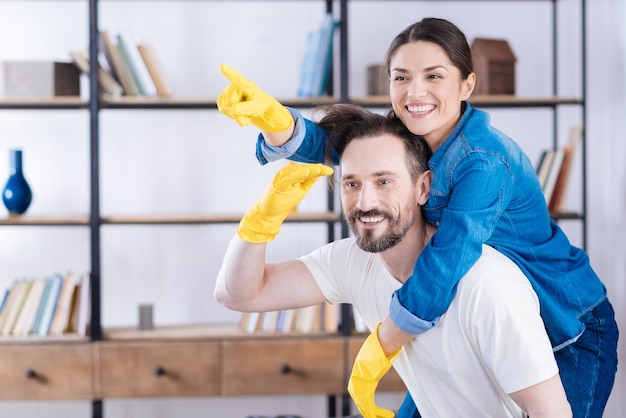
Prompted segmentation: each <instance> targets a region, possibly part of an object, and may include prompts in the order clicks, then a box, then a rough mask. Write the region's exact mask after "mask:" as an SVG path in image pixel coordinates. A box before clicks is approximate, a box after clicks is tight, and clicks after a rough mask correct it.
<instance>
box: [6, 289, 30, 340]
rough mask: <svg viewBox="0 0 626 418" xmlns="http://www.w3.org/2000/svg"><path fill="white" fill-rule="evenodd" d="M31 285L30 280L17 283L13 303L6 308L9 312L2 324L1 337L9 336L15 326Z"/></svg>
mask: <svg viewBox="0 0 626 418" xmlns="http://www.w3.org/2000/svg"><path fill="white" fill-rule="evenodd" d="M31 285H32V281H31V280H28V279H22V280H20V281H19V284H18V286H17V287H16V288H15V289H14V292H15V295H14V299H13V301H12V302H13V303H12V304H11V305H10V306H7V308H9V311H7V318H6V322H5V323H4V326H3V328H2V335H4V336H9V335H11V333H12V331H13V327H14V326H15V323H16V322H17V319H18V318H19V316H20V312H21V311H22V307H23V306H24V301H25V300H26V297H27V295H28V291H29V290H30V286H31Z"/></svg>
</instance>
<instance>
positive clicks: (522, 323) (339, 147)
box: [215, 105, 571, 418]
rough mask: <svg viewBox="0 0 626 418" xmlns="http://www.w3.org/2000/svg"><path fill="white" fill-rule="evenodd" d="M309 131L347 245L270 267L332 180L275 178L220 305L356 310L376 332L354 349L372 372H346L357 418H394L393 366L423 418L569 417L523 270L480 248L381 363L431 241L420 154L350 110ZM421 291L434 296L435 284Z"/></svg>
mask: <svg viewBox="0 0 626 418" xmlns="http://www.w3.org/2000/svg"><path fill="white" fill-rule="evenodd" d="M319 123H320V126H322V127H324V128H325V129H327V130H328V132H332V134H331V137H330V138H329V141H330V142H329V147H328V149H329V151H330V152H332V153H335V154H336V155H337V156H339V168H340V171H341V175H340V188H341V201H342V205H343V211H344V217H345V218H346V220H347V222H348V223H349V225H350V227H351V229H352V231H353V233H354V237H351V238H346V239H343V240H339V241H336V242H333V243H330V244H327V245H325V246H323V247H321V248H318V249H317V250H315V251H313V252H312V253H310V254H308V255H306V256H304V257H301V258H299V259H293V260H287V261H282V262H279V263H271V264H270V263H266V261H265V259H266V247H267V245H268V244H267V243H268V242H270V241H272V240H274V239H275V238H276V236H277V234H278V232H279V228H280V225H281V223H282V222H283V220H284V219H285V217H286V216H287V214H288V213H289V212H290V211H291V210H292V209H293V208H295V207H296V206H297V204H298V203H299V202H300V201H301V200H302V199H303V198H304V196H305V195H306V193H307V192H308V190H309V189H310V188H311V187H312V185H313V184H314V183H315V181H316V180H317V179H318V178H319V177H320V176H327V175H330V174H331V173H332V169H330V167H326V166H323V165H321V164H315V165H304V164H295V165H288V166H285V167H284V168H283V169H282V170H281V171H279V172H278V173H277V175H276V176H275V178H274V180H273V182H272V185H271V186H270V187H269V189H268V190H267V191H266V193H265V195H264V196H263V197H262V198H261V199H260V200H259V201H258V202H257V203H256V204H255V205H254V206H253V207H252V208H251V209H250V210H249V211H248V212H247V213H246V215H245V216H244V217H243V219H242V221H241V223H240V225H239V228H238V234H237V236H235V237H233V239H232V241H231V243H230V245H229V248H228V250H227V252H226V255H225V258H224V262H223V265H222V268H221V269H220V272H219V275H218V279H217V283H216V287H215V297H216V299H217V300H218V301H219V302H220V303H222V304H224V305H225V306H227V307H228V308H230V309H234V310H238V311H250V312H255V311H257V312H258V311H274V310H279V309H292V308H298V307H303V306H309V305H314V304H317V303H321V302H323V301H325V300H326V301H329V302H330V303H334V304H337V303H350V304H353V305H354V306H355V308H356V309H357V310H358V312H359V313H360V314H361V316H362V317H363V319H364V321H365V323H366V324H367V326H368V327H369V328H370V330H371V331H372V333H371V334H370V336H369V337H368V339H374V341H373V344H364V347H367V349H368V350H371V349H372V347H373V349H374V350H377V351H378V352H376V353H371V357H373V358H377V359H379V358H383V359H384V364H379V365H377V367H376V368H375V369H371V368H369V364H368V363H367V362H364V363H356V364H355V365H354V368H353V372H352V376H351V378H350V382H349V386H348V390H349V392H350V394H351V395H352V398H353V399H354V401H355V403H356V405H357V407H358V409H359V411H360V412H361V413H362V414H363V415H364V416H365V417H366V418H370V417H371V418H375V417H392V416H393V413H392V412H391V411H388V410H386V409H384V408H380V407H378V406H376V404H375V402H374V394H375V390H376V385H377V382H378V380H380V376H379V374H380V373H381V371H382V373H383V374H384V373H386V371H387V370H388V369H389V368H390V367H391V366H392V364H393V366H394V367H395V368H396V370H397V371H398V374H399V375H400V376H401V378H402V380H403V381H404V383H405V385H406V386H407V388H408V390H409V392H410V393H411V396H412V398H413V400H414V401H415V403H416V405H417V408H418V410H419V413H420V414H421V416H423V417H459V416H480V417H498V418H501V417H516V418H523V417H526V416H527V415H530V416H532V417H533V418H536V417H551V418H555V417H570V416H571V411H570V408H569V404H568V402H567V399H566V396H565V392H564V390H563V386H562V384H561V381H560V377H559V374H558V368H557V365H556V361H555V359H554V355H553V353H552V348H551V346H550V342H549V339H548V337H547V334H546V331H545V328H544V324H543V321H542V319H541V317H540V315H539V302H538V299H537V296H536V294H535V293H534V291H533V289H532V287H531V285H530V283H529V282H528V280H527V279H526V277H525V276H524V274H523V273H522V272H521V271H520V270H519V268H518V267H517V266H516V265H515V264H514V263H513V262H511V261H510V260H509V259H508V258H506V257H505V256H503V255H502V254H500V253H499V252H497V251H496V250H494V249H493V248H491V247H489V246H486V245H485V246H483V251H482V256H481V257H480V258H479V260H478V262H476V263H475V265H474V266H473V267H472V268H471V269H470V271H469V272H468V273H467V274H466V275H465V276H464V277H463V278H462V279H461V281H460V282H459V285H458V287H457V290H456V295H455V297H454V300H453V302H452V305H451V307H450V309H448V311H447V312H446V314H444V315H443V316H442V317H441V319H440V321H439V323H438V325H437V326H436V327H435V328H434V329H433V330H431V331H430V332H428V333H424V334H420V335H418V336H416V337H414V338H411V339H410V340H409V341H408V342H407V343H406V344H404V346H403V347H402V348H401V349H400V350H398V351H396V352H394V353H389V354H388V355H382V356H381V355H380V352H382V351H384V350H383V348H382V347H381V346H380V344H379V343H378V333H377V330H378V328H379V326H380V323H381V321H383V320H389V319H388V317H389V301H390V300H391V297H392V295H393V293H394V292H395V291H396V290H397V289H398V288H399V287H401V286H402V284H403V283H404V282H405V281H406V279H407V278H408V277H410V276H411V275H412V273H413V266H414V264H415V261H416V260H417V258H418V257H419V255H420V253H421V251H422V249H423V248H424V247H425V246H426V244H427V243H428V242H429V241H430V239H431V237H432V236H433V234H434V233H435V231H436V229H435V227H434V226H432V225H430V224H428V223H427V222H426V221H425V219H424V217H423V215H422V211H421V207H422V206H423V205H424V204H425V203H426V201H427V200H428V197H429V191H430V182H431V179H432V173H431V172H430V171H429V170H428V167H427V161H428V158H429V157H430V150H429V148H428V146H427V145H426V143H425V142H424V141H423V140H422V139H421V138H420V137H419V136H416V135H414V134H412V133H411V132H410V131H408V130H407V128H406V127H405V126H404V125H403V124H402V122H401V121H400V120H399V119H397V118H395V117H394V116H392V115H388V116H382V115H378V114H375V113H372V112H369V111H367V110H365V109H362V108H359V107H357V106H352V105H336V106H333V107H331V108H329V109H328V113H327V114H326V116H324V118H322V120H321V121H320V122H319ZM421 279H422V280H430V281H432V284H433V285H434V286H436V280H437V278H436V275H433V276H430V277H423V278H421ZM386 318H387V319H386ZM362 350H363V349H362ZM369 355H370V353H360V355H359V357H360V358H363V357H368V356H369Z"/></svg>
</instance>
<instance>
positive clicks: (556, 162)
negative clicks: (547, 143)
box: [543, 148, 565, 204]
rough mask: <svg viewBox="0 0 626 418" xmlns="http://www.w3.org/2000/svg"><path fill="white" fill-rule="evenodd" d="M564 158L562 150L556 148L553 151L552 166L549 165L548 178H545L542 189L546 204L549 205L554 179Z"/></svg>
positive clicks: (557, 175)
mask: <svg viewBox="0 0 626 418" xmlns="http://www.w3.org/2000/svg"><path fill="white" fill-rule="evenodd" d="M564 156H565V152H564V151H563V148H557V149H556V150H555V152H554V158H553V159H552V164H550V171H549V172H548V177H547V178H546V185H545V187H544V189H543V196H544V197H545V199H546V204H549V203H550V199H551V198H552V192H553V191H554V185H555V184H556V179H557V178H558V177H559V172H560V171H561V164H563V157H564Z"/></svg>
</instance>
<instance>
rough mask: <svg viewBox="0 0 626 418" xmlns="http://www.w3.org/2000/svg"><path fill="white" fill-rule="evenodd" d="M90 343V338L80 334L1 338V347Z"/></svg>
mask: <svg viewBox="0 0 626 418" xmlns="http://www.w3.org/2000/svg"><path fill="white" fill-rule="evenodd" d="M83 342H89V337H88V336H84V335H78V334H72V333H68V334H63V335H45V336H39V335H27V336H6V337H0V345H6V344H53V343H64V344H66V343H83Z"/></svg>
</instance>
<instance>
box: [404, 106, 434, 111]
mask: <svg viewBox="0 0 626 418" xmlns="http://www.w3.org/2000/svg"><path fill="white" fill-rule="evenodd" d="M406 108H407V109H408V110H409V112H413V113H424V112H430V111H431V110H433V109H434V108H435V106H433V105H424V106H407V107H406Z"/></svg>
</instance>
